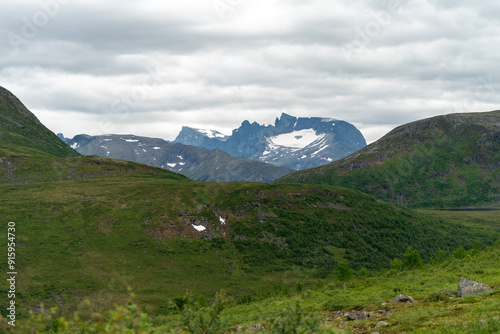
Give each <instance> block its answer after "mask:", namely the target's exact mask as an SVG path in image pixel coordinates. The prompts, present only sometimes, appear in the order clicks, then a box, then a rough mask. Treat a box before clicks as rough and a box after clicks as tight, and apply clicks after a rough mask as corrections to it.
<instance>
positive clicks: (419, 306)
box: [163, 244, 500, 333]
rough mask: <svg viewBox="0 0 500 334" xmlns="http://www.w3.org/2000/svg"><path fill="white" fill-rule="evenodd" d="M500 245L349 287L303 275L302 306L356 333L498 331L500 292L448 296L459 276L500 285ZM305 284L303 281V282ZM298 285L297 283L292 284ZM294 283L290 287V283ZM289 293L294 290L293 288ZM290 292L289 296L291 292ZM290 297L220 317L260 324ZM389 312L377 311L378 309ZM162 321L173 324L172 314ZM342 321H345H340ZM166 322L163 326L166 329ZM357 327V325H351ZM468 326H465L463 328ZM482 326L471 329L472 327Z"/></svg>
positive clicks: (357, 280) (243, 307) (357, 281)
mask: <svg viewBox="0 0 500 334" xmlns="http://www.w3.org/2000/svg"><path fill="white" fill-rule="evenodd" d="M499 247H500V245H498V244H497V246H496V247H492V248H490V249H489V250H487V251H484V252H479V253H476V254H472V253H471V254H469V255H468V256H467V257H466V258H465V259H462V260H458V259H455V258H449V259H448V260H445V261H443V263H439V264H434V265H426V266H425V267H424V268H423V269H419V270H415V271H408V270H405V271H403V272H396V271H394V270H391V271H386V272H383V273H380V274H378V275H374V276H372V277H368V278H354V279H353V280H351V281H350V282H349V283H348V285H347V289H346V290H343V288H342V284H341V282H338V281H335V280H333V281H331V283H329V284H327V285H326V286H325V287H324V288H321V289H318V288H317V287H315V285H314V282H312V281H309V282H308V281H307V279H306V281H305V282H306V292H305V293H303V295H302V300H303V304H304V305H305V306H306V308H307V309H309V310H315V311H314V312H317V313H321V314H323V315H324V316H325V320H326V321H325V327H327V328H337V329H345V330H346V332H351V331H354V332H356V331H359V332H361V333H368V332H375V331H379V332H387V333H414V332H415V333H417V332H418V333H498V331H495V330H491V331H487V328H488V327H487V326H479V321H480V320H482V319H489V320H490V321H493V320H494V319H496V326H497V327H496V328H497V330H500V328H499V327H498V326H500V290H499V289H498V288H497V289H496V290H495V292H494V293H486V294H481V295H475V296H467V297H463V298H456V297H452V296H450V295H449V293H450V294H454V293H456V291H457V284H458V281H459V279H460V277H467V278H470V279H474V280H478V281H481V282H484V283H486V284H488V285H490V286H496V285H499V284H500V266H499V265H498V264H499V263H500V255H499V254H500V253H499V250H500V248H499ZM303 282H304V281H303ZM294 283H296V282H294ZM292 286H293V285H292ZM291 291H293V290H292V289H291ZM399 293H403V294H406V295H410V296H412V297H414V298H415V300H416V301H417V303H416V304H390V305H383V304H382V302H389V301H390V300H392V299H393V298H394V297H396V296H397V295H398V294H399ZM294 294H295V292H294V291H293V292H291V293H290V295H294ZM291 297H292V296H286V297H275V298H270V299H265V300H262V301H258V302H254V303H250V304H248V305H238V306H235V307H233V308H231V309H228V310H226V311H225V313H224V315H225V316H226V317H227V319H229V320H230V323H231V324H232V325H233V326H235V325H238V324H240V325H249V324H251V323H263V322H264V321H265V320H264V319H265V318H266V316H265V314H272V313H273V312H276V311H278V310H280V309H281V308H282V307H284V305H286V304H287V302H288V299H289V298H291ZM387 307H390V308H391V310H390V311H388V312H387V314H379V313H377V312H376V311H377V310H384V311H385V310H386V308H387ZM354 310H363V311H366V312H367V313H369V314H371V315H372V318H370V319H368V320H364V321H347V322H345V321H346V317H341V318H337V319H333V317H332V316H333V315H334V314H335V313H336V312H337V311H344V312H345V311H349V312H351V311H354ZM163 321H165V322H167V323H168V322H169V323H170V324H171V325H173V324H175V317H174V316H171V317H165V318H163ZM379 321H386V322H388V323H389V324H390V325H389V326H388V327H384V328H380V329H378V330H377V329H374V327H375V325H376V324H377V323H378V322H379ZM343 322H345V323H343ZM168 326H169V325H165V327H164V328H166V327H168ZM354 326H357V327H354ZM466 326H467V327H466ZM476 326H477V327H480V328H482V332H481V331H479V330H478V331H474V330H473V327H476Z"/></svg>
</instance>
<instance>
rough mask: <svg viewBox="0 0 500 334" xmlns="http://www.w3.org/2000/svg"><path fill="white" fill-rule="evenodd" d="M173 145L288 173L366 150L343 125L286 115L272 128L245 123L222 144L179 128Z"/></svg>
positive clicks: (361, 140)
mask: <svg viewBox="0 0 500 334" xmlns="http://www.w3.org/2000/svg"><path fill="white" fill-rule="evenodd" d="M174 142H179V143H183V144H186V145H195V146H201V147H205V148H207V149H210V150H212V149H220V150H222V151H224V152H226V153H228V154H230V155H233V156H242V157H245V158H249V159H253V160H259V161H263V162H267V163H271V164H274V165H277V166H283V167H287V168H291V169H304V168H308V167H315V166H319V165H324V164H327V163H329V162H332V161H335V160H337V159H340V158H343V157H345V156H347V155H349V154H351V153H353V152H354V151H357V150H359V149H361V148H363V147H364V146H366V141H365V139H364V137H363V135H362V134H361V132H359V130H358V129H356V127H354V126H353V125H352V124H349V123H347V122H345V121H341V120H336V119H333V118H326V117H296V116H292V115H289V114H287V113H282V114H281V116H280V117H279V118H276V120H275V123H274V125H261V124H259V123H257V122H252V123H251V122H250V121H249V120H245V121H244V122H242V123H241V126H240V127H239V128H237V129H235V130H233V132H232V135H231V136H229V137H227V138H224V140H223V141H222V140H220V139H219V138H214V137H212V138H210V137H209V136H207V135H203V134H200V132H199V131H197V132H196V133H194V132H192V131H191V132H190V131H188V130H185V129H184V128H183V131H181V133H180V134H179V136H177V138H176V139H175V141H174Z"/></svg>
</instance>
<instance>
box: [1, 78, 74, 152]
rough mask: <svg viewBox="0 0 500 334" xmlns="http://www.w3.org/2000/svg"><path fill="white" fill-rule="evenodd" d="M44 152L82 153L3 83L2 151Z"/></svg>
mask: <svg viewBox="0 0 500 334" xmlns="http://www.w3.org/2000/svg"><path fill="white" fill-rule="evenodd" d="M34 150H37V151H41V152H45V153H47V154H51V155H54V156H56V157H72V156H78V155H79V154H78V153H77V152H76V151H74V150H73V149H71V148H70V147H68V146H67V145H66V144H65V143H64V142H63V141H62V140H61V139H60V138H59V137H57V136H56V135H55V134H54V133H52V132H51V131H50V130H48V129H47V128H46V127H45V126H44V125H43V124H42V123H40V121H39V120H38V119H37V118H36V117H35V115H33V114H32V113H31V112H30V111H29V110H28V109H27V108H26V107H25V106H24V105H23V104H22V103H21V101H19V99H18V98H17V97H15V96H14V95H13V94H12V93H11V92H9V91H8V90H6V89H5V88H3V87H0V154H1V155H2V156H4V155H9V154H22V153H28V154H33V153H38V154H40V153H41V152H37V151H34Z"/></svg>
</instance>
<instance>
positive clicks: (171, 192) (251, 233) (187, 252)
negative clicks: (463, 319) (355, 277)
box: [0, 157, 498, 310]
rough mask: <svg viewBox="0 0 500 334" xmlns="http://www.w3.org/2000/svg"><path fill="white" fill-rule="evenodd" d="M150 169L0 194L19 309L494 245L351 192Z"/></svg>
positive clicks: (317, 272)
mask: <svg viewBox="0 0 500 334" xmlns="http://www.w3.org/2000/svg"><path fill="white" fill-rule="evenodd" d="M77 159H83V157H81V158H77ZM96 159H97V158H96ZM98 159H100V160H102V161H105V162H107V163H109V164H111V163H112V161H109V160H106V159H101V158H98ZM70 160H71V159H70ZM64 161H65V162H66V163H67V161H68V159H64ZM79 166H80V167H81V165H79ZM91 166H92V167H93V166H94V165H91ZM100 166H102V164H101V165H100ZM104 166H106V165H105V164H104ZM146 167H147V166H146ZM63 169H64V170H66V169H67V165H65V166H64V168H63ZM105 169H106V168H105ZM157 171H158V173H156V174H155V173H152V172H145V173H142V174H126V175H123V174H113V175H107V176H100V177H86V178H73V179H65V178H61V180H58V181H50V182H32V183H22V184H19V183H11V182H7V183H3V184H0V193H1V194H3V195H2V197H1V199H0V211H1V212H2V217H3V219H4V221H5V222H6V221H14V222H16V225H17V231H16V233H17V242H18V246H17V256H18V271H19V272H20V274H19V278H18V287H19V291H20V295H19V298H20V300H22V301H24V302H29V301H38V302H39V301H44V300H45V301H48V302H49V303H50V302H54V300H57V298H59V297H60V298H62V300H63V307H64V308H65V309H75V308H77V305H78V301H79V299H78V298H79V297H81V296H91V299H93V301H94V302H96V303H98V304H99V303H100V304H102V305H100V307H103V308H106V307H109V306H111V304H112V303H113V302H114V301H116V300H117V299H119V298H121V296H123V295H124V294H125V291H126V290H125V288H126V287H127V286H128V285H130V286H131V287H132V288H133V289H134V291H135V292H136V293H137V294H138V296H139V298H140V300H141V302H144V303H146V304H147V305H149V306H150V307H151V308H152V309H156V310H158V309H161V307H164V306H165V305H166V302H167V300H168V298H170V297H173V296H175V295H180V294H182V293H183V292H184V291H185V290H186V289H190V290H192V291H193V292H195V293H197V294H198V293H207V294H211V293H213V292H215V291H217V290H219V289H220V288H225V289H228V290H229V291H230V292H231V293H234V294H239V293H244V292H248V291H254V292H255V291H258V290H259V289H262V288H264V287H266V286H268V285H269V284H270V282H272V281H276V280H279V278H280V277H282V275H284V274H285V273H288V274H287V275H290V276H294V275H314V276H315V277H319V276H321V275H324V274H328V273H329V272H331V271H332V269H333V265H334V264H335V263H337V262H338V261H340V260H347V261H349V262H351V264H352V265H353V266H356V267H358V268H359V267H360V266H362V265H363V266H367V267H370V268H379V267H380V266H383V265H387V264H388V262H389V260H390V259H391V258H392V257H394V256H401V255H402V253H403V252H404V251H405V249H406V247H407V246H408V245H411V246H414V247H416V248H418V249H419V250H421V252H422V254H423V256H424V257H425V258H429V257H430V255H431V254H432V253H433V252H434V251H436V249H437V248H438V247H441V248H445V249H454V248H457V247H458V246H459V245H464V246H468V247H471V246H472V245H473V244H474V243H479V244H491V243H492V242H494V240H496V238H497V237H498V233H497V234H494V233H491V232H490V231H481V230H480V229H477V228H462V227H460V226H458V225H454V224H447V223H444V222H442V221H440V220H435V219H432V218H429V217H428V216H425V215H421V214H418V213H415V212H413V211H410V210H405V209H401V208H397V207H395V206H392V205H389V204H385V203H383V202H379V201H376V200H374V199H373V198H371V197H369V196H367V195H364V194H361V193H358V192H356V191H352V190H348V189H341V188H329V187H311V186H302V185H286V184H283V185H262V184H255V183H229V184H217V183H198V182H194V181H191V180H188V179H186V178H184V177H182V176H178V175H177V174H173V173H169V172H166V171H162V170H157ZM179 178H182V179H180V180H179ZM336 205H338V206H337V209H335V208H332V207H330V206H336ZM221 216H222V217H224V218H226V224H225V225H223V224H222V223H221V221H220V219H219V217H221ZM388 217H390V218H388ZM261 221H262V222H261ZM192 224H196V225H200V224H203V225H204V226H206V227H207V231H208V232H207V233H201V234H200V233H198V232H197V231H195V230H194V228H193V227H192ZM5 228H6V225H5V224H4V226H2V230H3V229H5ZM281 238H283V239H281ZM283 242H285V243H286V244H287V247H286V248H282V246H283ZM4 266H5V263H2V266H1V267H0V269H1V270H3V271H5V269H6V268H4ZM4 285H5V283H2V287H3V286H4Z"/></svg>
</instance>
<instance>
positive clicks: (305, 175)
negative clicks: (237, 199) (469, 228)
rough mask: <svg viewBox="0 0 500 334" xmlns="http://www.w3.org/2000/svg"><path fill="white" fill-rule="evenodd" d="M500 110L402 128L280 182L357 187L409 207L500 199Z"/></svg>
mask: <svg viewBox="0 0 500 334" xmlns="http://www.w3.org/2000/svg"><path fill="white" fill-rule="evenodd" d="M499 163H500V111H493V112H486V113H469V114H451V115H446V116H438V117H433V118H429V119H425V120H421V121H417V122H414V123H410V124H406V125H403V126H400V127H398V128H396V129H394V130H393V131H391V132H390V133H389V134H387V135H386V136H384V137H383V138H382V139H380V140H378V141H376V142H375V143H373V144H371V145H369V146H367V147H365V148H363V149H362V150H360V151H358V152H356V153H354V154H352V155H350V156H348V157H346V158H344V159H341V160H338V161H336V162H333V163H331V164H329V165H326V166H321V167H317V168H312V169H308V170H304V171H299V172H296V173H292V174H290V175H288V176H285V177H283V178H282V179H280V180H279V182H301V183H308V184H325V185H335V186H345V187H350V188H354V189H357V190H360V191H363V192H366V193H369V194H373V195H375V196H377V197H378V198H380V199H383V200H388V201H393V202H398V203H399V204H401V205H406V206H410V207H436V208H442V207H465V206H477V205H484V204H491V203H496V202H498V201H499V200H500V165H499Z"/></svg>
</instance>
